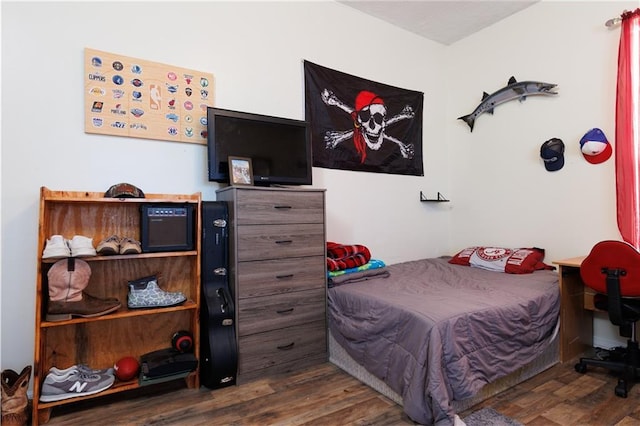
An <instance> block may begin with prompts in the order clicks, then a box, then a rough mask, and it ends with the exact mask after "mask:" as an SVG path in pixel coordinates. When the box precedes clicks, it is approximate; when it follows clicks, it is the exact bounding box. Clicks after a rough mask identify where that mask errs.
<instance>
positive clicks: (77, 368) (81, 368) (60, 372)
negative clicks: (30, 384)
mask: <svg viewBox="0 0 640 426" xmlns="http://www.w3.org/2000/svg"><path fill="white" fill-rule="evenodd" d="M72 372H80V373H83V374H111V375H113V374H114V370H113V367H110V368H97V369H95V368H91V367H89V366H88V365H86V364H78V365H72V366H71V367H69V368H65V369H59V368H56V367H51V368H50V369H49V374H54V375H56V376H65V375H67V374H69V373H72Z"/></svg>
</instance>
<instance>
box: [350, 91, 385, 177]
mask: <svg viewBox="0 0 640 426" xmlns="http://www.w3.org/2000/svg"><path fill="white" fill-rule="evenodd" d="M374 104H380V105H384V101H383V100H382V98H380V97H379V96H378V95H376V94H375V93H373V92H369V91H367V90H363V91H361V92H360V93H358V96H356V109H355V111H353V112H352V113H351V118H352V119H353V144H354V145H355V147H356V151H357V152H358V153H359V154H360V164H362V163H364V160H365V158H366V157H367V145H366V143H365V141H364V136H363V135H362V132H363V131H364V130H363V129H362V127H361V126H360V123H359V122H358V114H359V113H360V112H361V111H362V110H363V109H365V108H369V107H370V106H371V105H374Z"/></svg>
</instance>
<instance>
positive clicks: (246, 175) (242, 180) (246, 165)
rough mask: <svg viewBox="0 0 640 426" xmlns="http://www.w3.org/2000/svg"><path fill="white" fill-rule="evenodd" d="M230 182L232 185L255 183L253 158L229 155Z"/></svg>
mask: <svg viewBox="0 0 640 426" xmlns="http://www.w3.org/2000/svg"><path fill="white" fill-rule="evenodd" d="M229 182H230V183H231V185H234V186H236V185H249V186H251V185H253V167H252V165H251V158H246V157H231V156H230V157H229Z"/></svg>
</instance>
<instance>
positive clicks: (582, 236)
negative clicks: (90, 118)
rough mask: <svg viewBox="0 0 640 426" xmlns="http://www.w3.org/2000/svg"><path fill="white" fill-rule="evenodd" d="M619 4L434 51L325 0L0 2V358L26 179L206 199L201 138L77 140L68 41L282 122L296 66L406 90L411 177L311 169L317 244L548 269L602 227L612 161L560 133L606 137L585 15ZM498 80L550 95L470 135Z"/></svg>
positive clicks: (18, 358)
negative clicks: (545, 151)
mask: <svg viewBox="0 0 640 426" xmlns="http://www.w3.org/2000/svg"><path fill="white" fill-rule="evenodd" d="M635 4H636V2H635V1H631V2H629V1H627V2H611V1H609V2H602V3H594V2H570V3H558V2H551V1H544V2H542V3H539V4H537V5H535V6H533V7H530V8H528V9H525V10H524V11H522V12H519V13H517V14H515V15H513V16H511V17H509V18H508V19H506V20H504V21H503V22H500V23H498V24H496V25H494V26H492V27H490V28H488V29H486V30H483V31H481V32H479V33H477V34H475V35H473V36H471V37H469V38H467V39H465V40H462V41H461V42H458V43H456V44H454V45H452V46H448V47H445V46H442V45H439V44H437V43H433V42H430V41H427V40H424V39H421V38H419V37H417V36H415V35H413V34H410V33H408V32H405V31H402V30H399V29H397V28H394V27H391V26H389V25H386V24H384V23H382V22H381V21H379V20H376V19H374V18H370V17H368V16H366V15H363V14H361V13H359V12H357V11H355V10H353V9H352V8H349V7H347V6H343V5H340V4H337V3H333V2H331V1H327V2H300V3H294V2H282V3H276V2H256V3H249V2H240V3H233V2H211V3H208V2H194V3H182V2H180V3H178V2H158V3H151V2H141V3H130V2H106V3H93V2H70V3H52V2H42V3H33V2H28V3H20V2H3V3H2V175H1V177H2V193H1V194H2V207H1V209H2V210H1V214H2V229H1V232H2V233H1V236H2V261H1V262H2V264H1V267H2V270H1V273H2V281H1V285H2V294H1V296H2V301H1V308H2V312H1V324H0V327H1V329H0V331H1V347H2V348H1V353H0V356H1V359H0V366H1V368H2V369H4V368H12V369H14V370H16V369H21V368H22V367H24V366H25V365H27V364H30V363H32V360H33V340H34V334H33V324H34V300H35V281H36V277H35V272H36V264H35V261H36V259H37V255H38V254H37V253H36V249H37V238H38V228H37V226H38V201H39V200H38V197H39V188H40V186H43V185H44V186H47V187H49V188H52V189H61V190H87V191H103V190H105V189H106V188H107V187H109V186H110V185H111V184H113V183H116V182H121V181H127V182H131V183H134V184H136V185H138V186H140V187H141V188H142V189H143V190H144V191H147V192H157V193H190V192H195V191H202V192H203V197H204V199H208V200H213V199H215V195H214V192H215V189H216V188H217V185H216V184H211V183H209V182H207V181H206V160H205V152H206V151H205V149H206V148H205V147H204V146H194V145H190V144H182V143H170V142H160V141H149V140H141V139H125V138H116V137H109V136H98V135H89V134H85V133H84V132H83V117H84V111H83V96H84V94H83V49H84V48H85V47H90V48H94V49H99V50H104V51H108V52H113V53H120V54H122V55H126V56H132V57H138V58H141V59H145V60H151V61H156V62H162V63H167V64H174V65H177V66H181V67H185V68H192V69H197V70H203V71H208V72H211V73H213V74H214V78H215V84H214V93H215V104H216V105H217V106H220V107H225V108H232V109H240V110H246V111H251V112H258V113H265V114H272V115H280V116H285V117H291V118H303V117H304V92H303V88H304V81H303V74H302V60H303V59H308V60H310V61H312V62H315V63H318V64H320V65H324V66H327V67H330V68H334V69H337V70H340V71H343V72H347V73H350V74H354V75H357V76H360V77H364V78H368V79H372V80H375V81H379V82H382V83H386V84H391V85H394V86H399V87H404V88H407V89H411V90H419V91H422V92H424V93H425V108H424V117H423V120H424V121H423V124H424V143H423V151H424V157H425V160H424V166H425V176H424V177H415V176H394V175H383V174H373V173H353V172H347V171H337V170H327V169H319V168H314V186H315V187H322V188H327V218H328V238H329V239H330V240H334V241H339V242H347V243H360V244H365V245H367V246H369V247H370V248H371V249H372V252H373V254H374V256H375V257H378V258H381V259H383V260H385V261H387V262H388V263H394V262H398V261H402V260H411V259H417V258H421V257H430V256H438V255H441V254H452V253H453V252H454V251H456V250H458V249H460V248H462V247H464V246H466V245H470V244H496V245H511V246H515V245H536V246H539V247H543V248H545V249H546V250H547V261H551V260H553V259H559V258H563V257H572V256H577V255H581V254H584V253H585V252H586V251H587V250H588V249H589V248H590V247H591V246H592V245H593V243H594V242H596V241H598V240H601V239H604V238H618V237H619V236H618V232H617V228H616V225H615V198H614V197H615V195H614V178H613V160H610V161H608V162H607V163H604V164H601V165H597V166H593V165H589V164H587V163H586V162H585V161H584V160H583V159H582V157H581V154H580V153H579V151H578V148H577V143H578V140H579V139H580V137H581V136H582V134H584V132H586V131H587V130H588V129H589V128H591V127H600V128H602V129H603V130H604V131H605V133H606V134H607V135H608V136H609V138H610V139H612V137H613V134H614V124H613V123H614V122H613V117H614V110H613V108H614V96H615V67H616V65H615V61H616V56H617V41H618V31H615V30H614V31H610V30H607V29H606V28H604V26H603V24H604V22H605V21H606V20H607V19H609V18H611V17H613V16H617V15H619V14H620V12H621V11H622V10H623V9H624V8H628V9H630V8H632V7H635V6H634V5H635ZM510 75H514V76H516V78H519V79H530V80H542V81H549V82H553V83H558V84H559V91H560V94H559V95H558V96H557V98H554V99H546V98H530V99H528V100H527V101H525V102H523V103H522V104H519V103H517V102H512V103H509V104H505V105H502V106H499V107H498V108H496V112H495V115H493V116H490V115H486V114H485V115H483V116H481V117H480V118H479V119H478V120H477V122H476V127H475V129H474V131H473V133H470V132H469V129H468V127H467V126H466V125H465V124H464V123H463V122H461V121H458V120H456V118H457V117H458V116H460V115H464V114H467V113H469V112H471V111H472V110H473V108H475V106H476V105H477V103H478V102H479V101H480V96H481V94H482V91H487V92H493V91H495V90H497V89H499V88H501V87H502V86H504V85H505V84H506V81H507V79H508V78H509V76H510ZM554 136H556V137H560V138H562V139H563V140H564V141H565V144H566V145H567V155H566V160H567V163H566V165H565V167H564V169H562V170H561V171H559V172H556V173H548V172H546V171H545V170H544V167H543V165H542V163H541V161H540V160H539V157H538V152H539V148H540V145H541V144H542V142H544V141H545V140H546V139H548V138H550V137H554ZM613 142H614V141H613ZM166 170H180V172H181V173H180V174H178V175H176V174H171V175H169V174H167V173H166ZM355 188H359V190H355ZM421 190H422V191H424V192H425V193H427V195H429V196H435V194H436V192H438V191H440V192H442V193H443V194H444V195H445V196H447V197H448V198H450V199H451V200H452V202H451V203H439V204H430V203H420V202H419V201H418V194H419V192H420V191H421ZM598 330H600V331H601V332H602V333H604V334H606V335H608V334H607V333H608V332H609V331H611V330H607V329H606V325H604V326H603V327H601V328H600V329H597V330H596V333H598V332H599V331H598ZM612 332H613V333H614V334H615V331H612Z"/></svg>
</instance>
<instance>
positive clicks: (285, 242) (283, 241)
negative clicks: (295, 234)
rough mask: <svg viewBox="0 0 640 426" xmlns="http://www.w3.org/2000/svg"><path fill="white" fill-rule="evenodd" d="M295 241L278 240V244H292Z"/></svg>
mask: <svg viewBox="0 0 640 426" xmlns="http://www.w3.org/2000/svg"><path fill="white" fill-rule="evenodd" d="M292 242H293V240H276V244H291V243H292Z"/></svg>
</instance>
